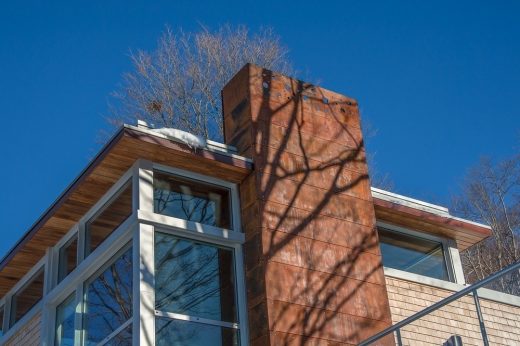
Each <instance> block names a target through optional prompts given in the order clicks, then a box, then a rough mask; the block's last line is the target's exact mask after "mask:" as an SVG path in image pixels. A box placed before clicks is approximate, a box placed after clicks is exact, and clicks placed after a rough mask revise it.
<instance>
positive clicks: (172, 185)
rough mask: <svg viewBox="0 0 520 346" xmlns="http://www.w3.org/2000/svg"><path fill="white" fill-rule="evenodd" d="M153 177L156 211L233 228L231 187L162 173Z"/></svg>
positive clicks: (206, 223)
mask: <svg viewBox="0 0 520 346" xmlns="http://www.w3.org/2000/svg"><path fill="white" fill-rule="evenodd" d="M153 176H154V179H153V180H154V183H153V184H154V185H153V186H154V212H155V213H158V214H164V215H168V216H173V217H176V218H180V219H184V220H188V221H194V222H198V223H202V224H205V225H210V226H216V227H220V228H226V229H231V227H232V225H231V213H230V210H231V204H230V197H229V190H228V189H226V188H223V187H219V186H215V185H211V184H207V183H202V182H199V181H193V180H189V179H185V178H180V177H178V176H175V175H171V174H166V173H163V172H157V171H156V172H154V175H153Z"/></svg>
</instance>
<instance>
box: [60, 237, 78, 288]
mask: <svg viewBox="0 0 520 346" xmlns="http://www.w3.org/2000/svg"><path fill="white" fill-rule="evenodd" d="M77 253H78V236H77V235H75V236H74V237H73V238H72V239H71V240H70V241H69V242H68V243H67V244H65V245H63V247H62V248H61V249H60V257H59V267H58V283H60V282H61V281H62V280H63V279H64V278H65V277H66V276H67V275H69V273H70V272H72V271H73V270H74V269H76V266H77V264H78V261H77Z"/></svg>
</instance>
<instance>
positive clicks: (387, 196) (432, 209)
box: [370, 187, 491, 230]
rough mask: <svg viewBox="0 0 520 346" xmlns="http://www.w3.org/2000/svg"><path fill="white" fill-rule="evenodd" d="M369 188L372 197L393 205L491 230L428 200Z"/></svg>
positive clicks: (489, 227)
mask: <svg viewBox="0 0 520 346" xmlns="http://www.w3.org/2000/svg"><path fill="white" fill-rule="evenodd" d="M370 190H371V192H372V198H374V199H379V200H383V201H385V202H389V203H392V204H394V205H399V206H402V207H404V209H407V208H410V209H414V210H418V211H421V212H426V213H429V214H432V216H434V217H442V218H445V219H450V220H453V221H458V222H461V223H466V224H469V225H472V226H476V227H479V228H483V229H487V230H491V226H488V225H485V224H482V223H479V222H475V221H471V220H468V219H463V218H460V217H456V216H453V215H451V214H450V212H449V210H448V208H446V207H443V206H440V205H436V204H431V203H428V202H424V201H421V200H418V199H414V198H410V197H406V196H403V195H399V194H397V193H393V192H389V191H385V190H382V189H378V188H375V187H371V188H370Z"/></svg>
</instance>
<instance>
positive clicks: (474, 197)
mask: <svg viewBox="0 0 520 346" xmlns="http://www.w3.org/2000/svg"><path fill="white" fill-rule="evenodd" d="M454 210H455V211H456V212H457V213H458V214H460V215H461V216H463V217H467V218H469V219H472V220H478V221H481V222H483V223H485V224H487V225H490V226H491V229H492V232H493V235H492V236H491V237H490V238H488V239H486V240H484V241H482V242H480V243H478V244H476V245H474V246H472V247H471V248H469V249H468V250H466V251H464V252H463V253H462V261H463V265H464V272H465V275H466V280H467V281H468V282H470V283H471V282H475V281H477V280H480V279H483V278H485V277H487V276H489V275H490V274H492V273H494V272H496V271H498V270H500V269H502V268H504V267H505V266H507V265H509V264H512V263H516V262H518V261H520V155H516V156H514V157H513V158H511V159H507V160H504V161H502V162H499V163H498V164H494V163H493V162H492V161H491V160H490V159H483V160H482V161H481V162H480V164H479V165H477V166H476V167H474V168H473V169H472V170H471V171H470V172H469V174H468V176H467V177H466V181H465V183H464V187H463V191H462V193H461V194H460V196H458V197H456V198H455V200H454ZM518 282H520V274H519V273H518V272H516V273H514V274H513V275H510V276H508V277H506V278H504V279H502V280H500V282H498V283H496V284H495V285H493V287H490V288H493V289H497V290H501V291H503V292H507V293H511V294H516V295H520V286H519V285H518Z"/></svg>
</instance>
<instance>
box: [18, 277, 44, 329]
mask: <svg viewBox="0 0 520 346" xmlns="http://www.w3.org/2000/svg"><path fill="white" fill-rule="evenodd" d="M43 280H44V271H43V268H42V269H40V271H39V272H38V273H37V274H36V275H34V277H33V278H32V279H31V280H30V281H29V282H28V283H27V285H25V287H24V288H22V289H21V290H19V291H18V292H16V293H15V295H14V296H13V297H12V300H11V320H10V322H11V323H10V325H11V326H12V325H14V324H15V323H16V322H18V321H19V320H20V319H21V318H22V317H23V316H25V314H26V313H27V312H29V310H31V308H32V307H33V306H35V305H36V304H37V303H38V302H39V301H40V300H41V299H42V297H43Z"/></svg>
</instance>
